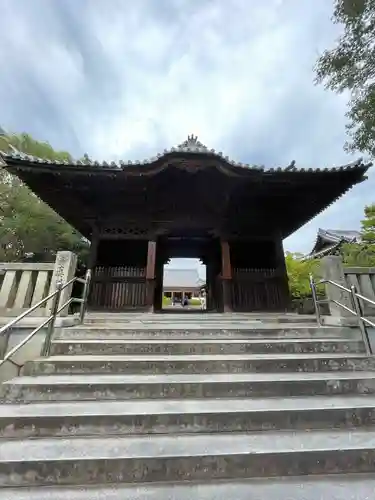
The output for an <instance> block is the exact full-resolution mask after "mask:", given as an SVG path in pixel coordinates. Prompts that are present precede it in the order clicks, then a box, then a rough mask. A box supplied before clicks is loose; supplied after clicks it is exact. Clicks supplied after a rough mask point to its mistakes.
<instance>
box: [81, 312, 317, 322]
mask: <svg viewBox="0 0 375 500" xmlns="http://www.w3.org/2000/svg"><path fill="white" fill-rule="evenodd" d="M103 323H113V324H115V323H120V324H134V325H142V324H143V325H146V324H151V325H158V324H160V325H162V324H171V323H174V324H178V323H180V324H188V323H191V324H194V323H199V324H214V323H217V324H241V323H242V324H246V323H247V324H256V323H263V324H266V323H273V324H277V323H278V324H281V323H283V324H298V325H300V324H306V323H308V324H311V325H315V324H316V318H315V316H314V315H311V314H307V315H303V314H293V313H263V314H262V313H225V314H223V313H207V312H201V311H199V310H197V311H194V312H193V313H189V314H184V311H183V310H182V309H180V310H177V311H176V312H175V313H174V312H173V311H168V313H167V314H147V313H140V314H137V313H92V312H89V313H88V314H87V315H86V317H85V324H87V325H88V324H103Z"/></svg>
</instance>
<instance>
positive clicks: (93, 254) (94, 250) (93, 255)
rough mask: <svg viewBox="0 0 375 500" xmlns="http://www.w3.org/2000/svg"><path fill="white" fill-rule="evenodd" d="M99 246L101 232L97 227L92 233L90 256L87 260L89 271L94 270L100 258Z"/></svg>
mask: <svg viewBox="0 0 375 500" xmlns="http://www.w3.org/2000/svg"><path fill="white" fill-rule="evenodd" d="M98 246H99V231H98V229H97V228H96V227H95V228H94V229H93V230H92V233H91V244H90V251H89V256H88V259H87V269H94V267H95V266H96V260H97V257H98Z"/></svg>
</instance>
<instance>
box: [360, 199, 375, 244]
mask: <svg viewBox="0 0 375 500" xmlns="http://www.w3.org/2000/svg"><path fill="white" fill-rule="evenodd" d="M361 223H362V237H363V239H364V241H366V242H368V243H374V244H375V203H373V204H372V205H369V206H367V207H365V218H364V219H363V220H362V221H361Z"/></svg>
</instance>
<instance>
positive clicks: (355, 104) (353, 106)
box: [316, 0, 375, 154]
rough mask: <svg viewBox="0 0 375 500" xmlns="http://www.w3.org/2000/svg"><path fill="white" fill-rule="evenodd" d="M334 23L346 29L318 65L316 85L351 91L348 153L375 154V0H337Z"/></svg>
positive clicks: (340, 91) (339, 91) (337, 90)
mask: <svg viewBox="0 0 375 500" xmlns="http://www.w3.org/2000/svg"><path fill="white" fill-rule="evenodd" d="M332 20H333V22H334V23H335V24H339V25H341V26H342V27H343V33H342V34H341V36H340V37H339V39H338V41H337V43H336V45H335V46H334V47H333V48H332V49H330V50H326V51H325V52H324V53H323V54H322V55H321V57H320V58H319V60H318V62H317V65H316V75H317V76H316V82H317V83H324V84H325V86H326V88H329V89H331V90H333V91H335V92H338V93H342V92H347V91H348V92H349V93H350V101H349V111H348V113H347V117H348V118H349V123H348V125H347V129H348V132H349V135H350V137H351V141H350V142H347V143H346V144H345V148H346V150H348V151H354V150H358V151H362V152H368V153H370V154H374V153H375V79H374V77H375V49H374V47H375V0H335V1H334V13H333V18H332Z"/></svg>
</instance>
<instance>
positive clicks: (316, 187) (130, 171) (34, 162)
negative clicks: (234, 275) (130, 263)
mask: <svg viewBox="0 0 375 500" xmlns="http://www.w3.org/2000/svg"><path fill="white" fill-rule="evenodd" d="M0 155H1V158H2V160H3V162H4V166H5V168H6V169H7V170H8V171H9V172H12V173H14V174H16V175H17V176H18V177H19V178H20V179H21V180H22V181H23V182H25V184H27V185H28V186H29V187H30V188H31V189H32V190H33V191H34V192H35V193H36V194H37V195H38V196H39V197H40V198H41V199H43V200H44V201H45V202H46V203H47V204H48V205H50V206H51V207H52V208H53V209H54V210H56V211H57V212H58V213H59V214H60V215H61V216H62V217H63V218H64V219H66V220H67V221H68V222H69V223H70V224H72V225H73V226H74V227H75V228H76V229H77V230H78V231H80V232H81V233H82V234H83V235H84V236H86V237H88V238H90V235H91V232H92V227H93V221H94V222H95V221H100V223H102V224H103V225H104V224H107V222H108V221H112V222H113V221H114V218H115V217H117V218H119V217H118V216H119V215H121V216H122V221H119V222H118V224H119V225H121V224H123V223H124V219H125V220H127V221H129V224H130V222H131V221H133V222H136V223H137V224H138V226H139V221H140V218H143V221H144V224H145V225H148V227H150V224H151V225H153V228H155V227H159V226H161V225H163V224H164V226H165V227H167V226H166V224H167V222H168V223H170V222H171V219H173V220H174V222H176V224H177V225H178V224H179V227H180V228H182V230H183V231H185V230H186V228H187V226H188V225H189V226H191V227H192V231H193V232H194V230H195V229H194V228H195V227H196V225H197V224H198V223H200V224H201V225H204V227H205V228H206V227H207V228H208V229H209V230H211V229H212V227H213V226H217V227H218V228H219V229H220V231H221V230H223V231H226V230H227V229H228V227H229V228H232V229H233V228H234V226H237V228H236V229H235V232H236V233H238V231H240V232H242V234H247V235H249V234H250V235H251V234H252V233H253V232H254V231H262V230H264V231H266V232H269V231H273V232H277V233H278V234H279V235H281V236H282V237H284V238H285V237H287V236H289V235H290V234H291V233H292V232H293V231H295V230H296V229H298V228H299V227H301V226H302V225H303V224H305V223H306V222H307V221H308V220H310V219H311V218H313V217H315V216H316V215H317V214H318V213H319V212H321V211H322V210H324V209H326V208H327V206H329V205H330V204H331V203H333V202H334V201H335V200H336V199H338V198H339V197H341V196H342V195H343V194H344V193H345V192H346V191H348V190H349V189H350V188H351V187H353V186H354V185H355V184H358V183H360V182H362V181H364V180H365V179H366V178H367V177H366V175H365V174H366V171H367V169H368V168H369V167H370V166H371V163H367V164H366V163H364V162H363V161H362V159H358V160H356V161H355V162H352V163H349V164H347V165H343V166H340V167H333V168H315V169H312V168H309V169H304V168H297V166H296V163H295V162H294V161H292V162H291V163H290V164H289V165H287V166H286V167H279V168H270V169H266V168H265V167H264V166H259V165H250V164H244V163H240V162H235V161H232V160H230V159H229V158H228V157H227V156H224V155H223V153H221V152H217V151H215V150H213V149H209V148H208V147H207V146H205V145H204V144H202V143H201V142H200V141H199V140H198V138H197V137H196V136H189V137H188V138H187V140H186V141H184V142H183V143H181V144H180V145H178V146H177V147H173V148H171V149H166V150H164V151H163V153H160V154H158V155H157V156H156V157H154V158H151V159H149V160H145V161H142V162H141V161H138V162H132V161H129V162H119V163H116V162H110V163H108V162H102V163H99V162H93V161H73V162H71V163H68V162H66V161H65V162H52V161H50V160H47V159H43V158H35V157H33V156H30V155H27V154H24V153H21V152H19V151H15V150H13V151H12V152H7V153H0ZM120 218H121V217H120ZM178 218H179V222H178V220H177V219H178ZM150 221H151V222H150ZM113 224H115V223H114V222H113ZM142 224H143V222H142ZM119 227H120V226H119ZM119 227H117V228H116V227H112V229H111V231H112V230H113V231H114V232H116V231H117V229H118V228H119ZM121 227H122V226H121ZM168 227H170V226H168ZM136 229H137V231H138V229H139V227H137V228H135V229H134V231H135V230H136ZM108 230H110V228H108Z"/></svg>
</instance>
